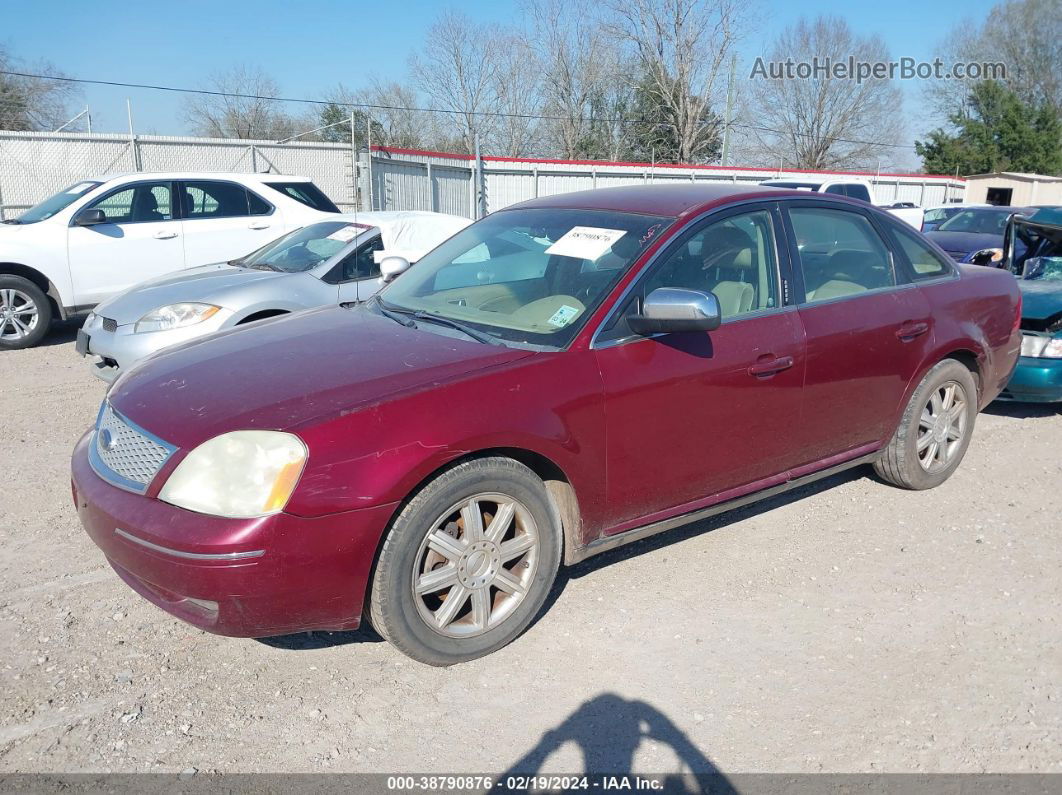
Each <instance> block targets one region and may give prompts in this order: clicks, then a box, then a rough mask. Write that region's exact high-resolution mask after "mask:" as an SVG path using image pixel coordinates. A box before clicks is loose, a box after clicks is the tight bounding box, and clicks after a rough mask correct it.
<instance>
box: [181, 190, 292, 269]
mask: <svg viewBox="0 0 1062 795" xmlns="http://www.w3.org/2000/svg"><path fill="white" fill-rule="evenodd" d="M177 195H178V204H179V207H180V210H181V217H182V219H183V225H184V234H185V264H186V267H189V268H195V267H197V266H199V265H209V264H211V263H214V262H227V261H228V260H231V259H236V258H237V257H242V256H245V255H246V254H250V253H251V252H252V251H254V250H255V249H258V248H261V247H262V246H264V245H265V244H266V243H268V242H270V241H271V240H275V239H276V238H278V237H280V236H281V235H282V234H284V233H285V232H286V231H287V229H286V228H285V227H284V223H283V218H282V216H281V212H280V210H279V209H277V208H276V207H274V206H273V205H272V204H270V203H269V202H267V201H266V200H265V199H263V198H262V197H261V196H259V195H258V194H257V193H254V192H253V191H249V190H248V189H247V188H245V187H244V186H243V185H240V184H239V183H236V182H229V181H227V180H185V181H182V182H178V183H177Z"/></svg>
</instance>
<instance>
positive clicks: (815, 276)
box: [789, 207, 896, 303]
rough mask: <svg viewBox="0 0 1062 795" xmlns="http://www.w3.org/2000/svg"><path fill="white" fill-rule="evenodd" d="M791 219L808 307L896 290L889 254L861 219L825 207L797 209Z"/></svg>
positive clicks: (854, 214)
mask: <svg viewBox="0 0 1062 795" xmlns="http://www.w3.org/2000/svg"><path fill="white" fill-rule="evenodd" d="M789 217H790V220H791V221H792V224H793V231H794V233H795V234H796V244H797V250H798V251H799V253H800V266H801V269H802V270H803V273H804V292H805V295H806V296H807V301H808V303H815V302H817V301H828V300H830V299H832V298H842V297H844V296H848V295H856V294H858V293H864V292H866V291H867V290H877V289H880V288H882V287H891V286H893V285H895V284H896V278H895V275H894V274H893V272H892V264H891V260H890V257H889V250H888V249H887V248H886V247H885V243H884V242H883V241H882V239H881V237H880V236H879V235H878V233H877V231H875V229H874V227H873V226H872V225H871V223H870V221H868V220H867V219H866V218H865V217H863V216H862V215H860V214H858V213H854V212H846V211H844V210H834V209H827V208H824V207H794V208H792V209H790V210H789Z"/></svg>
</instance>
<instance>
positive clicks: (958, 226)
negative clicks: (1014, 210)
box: [937, 210, 1011, 235]
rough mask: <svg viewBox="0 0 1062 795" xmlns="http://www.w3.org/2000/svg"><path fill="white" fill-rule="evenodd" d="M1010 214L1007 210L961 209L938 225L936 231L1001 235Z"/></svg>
mask: <svg viewBox="0 0 1062 795" xmlns="http://www.w3.org/2000/svg"><path fill="white" fill-rule="evenodd" d="M1010 214H1011V211H1009V210H1003V211H1000V210H963V211H962V212H961V213H958V214H957V215H955V216H953V217H952V218H949V219H948V220H947V221H945V222H944V223H942V224H941V225H940V226H938V227H937V231H938V232H975V233H977V234H982V235H1002V234H1003V229H1004V228H1005V227H1006V225H1007V219H1008V218H1009V217H1010Z"/></svg>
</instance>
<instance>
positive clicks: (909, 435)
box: [874, 359, 977, 490]
mask: <svg viewBox="0 0 1062 795" xmlns="http://www.w3.org/2000/svg"><path fill="white" fill-rule="evenodd" d="M949 394H950V396H951V397H950V398H949ZM960 400H961V401H962V406H961V408H960V407H959V406H958V405H957V403H958V401H960ZM949 404H950V405H949ZM942 412H947V413H948V416H947V417H945V416H943V414H942ZM976 418H977V385H976V383H975V382H974V378H973V375H972V374H971V373H970V371H969V370H968V369H967V368H966V367H965V366H964V365H963V364H962V363H960V362H957V361H955V360H954V359H945V360H944V361H942V362H940V363H938V364H937V365H935V366H934V367H933V369H931V370H930V371H929V372H928V373H926V376H925V378H923V379H922V383H920V384H919V385H918V388H917V389H916V390H915V391H914V394H913V395H911V400H910V402H909V403H908V404H907V408H906V409H905V410H904V412H903V418H902V419H901V420H900V425H899V427H897V429H896V432H895V433H894V434H893V436H892V439H891V440H890V441H889V443H888V445H887V446H886V447H885V450H884V451H883V453H882V455H881V458H880V459H878V460H877V461H875V462H874V471H875V472H877V474H878V476H879V477H880V478H882V479H883V480H885V481H887V482H889V483H891V484H893V485H894V486H899V487H901V488H905V489H918V490H920V489H931V488H933V487H934V486H939V485H940V484H941V483H943V482H944V481H945V480H947V479H948V478H949V477H951V474H952V473H953V472H954V471H955V470H956V469H957V468H958V466H959V463H960V462H961V461H962V459H963V456H964V455H966V449H967V448H968V447H969V446H970V437H971V436H972V435H973V429H974V421H975V420H976ZM956 436H957V437H958V438H955V437H956Z"/></svg>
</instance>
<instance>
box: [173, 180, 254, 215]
mask: <svg viewBox="0 0 1062 795" xmlns="http://www.w3.org/2000/svg"><path fill="white" fill-rule="evenodd" d="M181 200H182V201H183V202H184V217H185V218H236V217H240V216H246V215H249V214H250V207H249V206H248V201H247V189H246V188H244V187H243V185H237V184H236V183H234V182H212V181H211V182H207V181H203V182H184V183H182V187H181Z"/></svg>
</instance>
